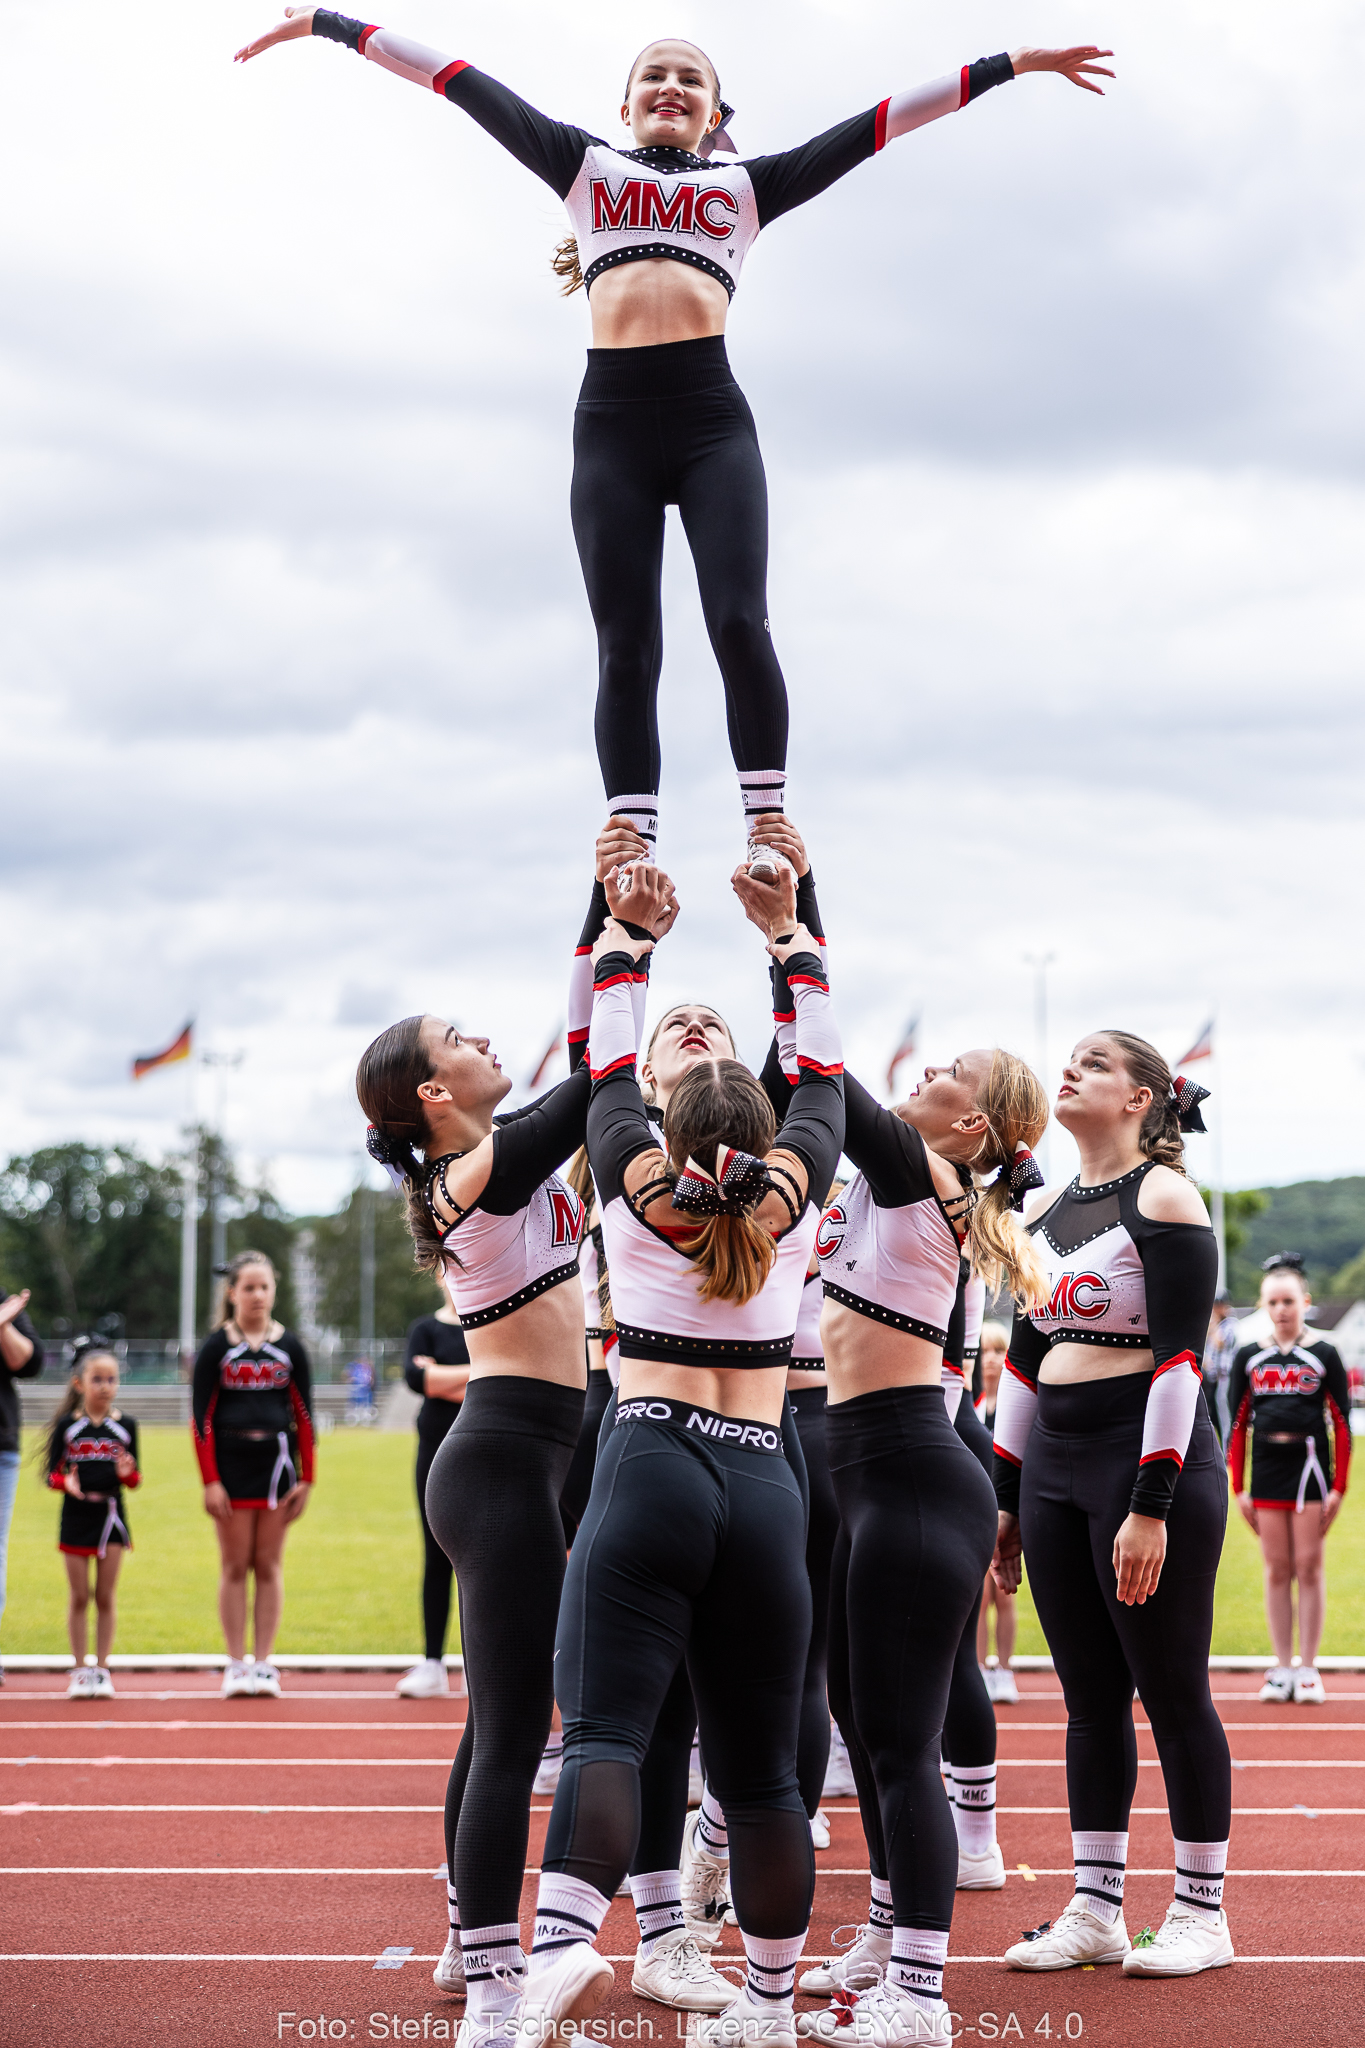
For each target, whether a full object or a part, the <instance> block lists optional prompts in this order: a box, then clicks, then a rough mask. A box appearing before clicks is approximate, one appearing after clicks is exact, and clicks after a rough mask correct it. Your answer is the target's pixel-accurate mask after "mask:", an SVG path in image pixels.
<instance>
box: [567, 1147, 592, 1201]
mask: <svg viewBox="0 0 1365 2048" xmlns="http://www.w3.org/2000/svg"><path fill="white" fill-rule="evenodd" d="M564 1178H565V1180H566V1181H567V1182H568V1184H569V1186H570V1187H571V1188H572V1189H573V1191H574V1193H575V1194H576V1195H577V1197H578V1199H579V1201H580V1202H581V1203H582V1204H583V1207H584V1208H585V1209H591V1207H592V1205H593V1203H594V1201H595V1200H596V1198H597V1188H596V1186H595V1184H594V1182H593V1177H592V1168H591V1166H589V1164H588V1148H587V1146H586V1145H580V1146H579V1148H578V1150H577V1151H576V1152H575V1153H574V1156H573V1158H572V1159H571V1160H570V1161H569V1163H568V1165H567V1166H566V1167H565V1169H564Z"/></svg>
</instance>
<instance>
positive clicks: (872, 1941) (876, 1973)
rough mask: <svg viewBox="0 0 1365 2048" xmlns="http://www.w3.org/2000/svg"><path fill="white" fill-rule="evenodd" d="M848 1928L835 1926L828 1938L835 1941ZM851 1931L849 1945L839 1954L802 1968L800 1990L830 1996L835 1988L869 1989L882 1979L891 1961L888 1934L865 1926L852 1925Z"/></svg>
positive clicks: (843, 1989)
mask: <svg viewBox="0 0 1365 2048" xmlns="http://www.w3.org/2000/svg"><path fill="white" fill-rule="evenodd" d="M848 1931H849V1930H848V1929H847V1928H843V1927H836V1928H835V1930H834V1932H833V1934H832V1935H831V1936H830V1939H831V1940H832V1941H833V1942H835V1943H836V1944H837V1942H838V1939H839V1936H840V1935H841V1934H845V1933H847V1932H848ZM852 1932H853V1943H852V1946H851V1947H849V1948H847V1949H845V1950H844V1953H843V1954H842V1955H841V1956H831V1957H829V1958H828V1959H827V1960H826V1961H825V1962H823V1963H815V1964H813V1965H812V1967H811V1968H810V1969H809V1970H804V1971H803V1972H802V1974H801V1977H800V1979H799V1984H800V1988H801V1990H802V1991H808V1992H810V1993H811V1994H812V1996H814V1997H816V1998H832V1997H833V1996H834V1994H835V1992H836V1991H869V1990H870V1989H871V1988H872V1986H873V1985H874V1984H880V1983H881V1981H882V1978H883V1977H884V1976H885V1975H886V1972H887V1970H888V1968H889V1967H890V1963H891V1936H890V1935H889V1934H876V1933H874V1932H873V1930H872V1928H871V1927H868V1926H863V1927H855V1928H854V1929H853V1930H852Z"/></svg>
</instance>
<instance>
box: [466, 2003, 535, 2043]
mask: <svg viewBox="0 0 1365 2048" xmlns="http://www.w3.org/2000/svg"><path fill="white" fill-rule="evenodd" d="M520 2029H521V2000H520V1999H518V2000H517V2002H516V2004H515V2005H509V2006H504V2007H503V2009H502V2010H501V2011H500V2012H481V2013H480V2014H479V2015H478V2017H477V2018H476V2017H475V2016H474V2014H473V2013H468V2012H467V2013H466V2014H465V2016H464V2018H463V2019H462V2020H461V2021H460V2024H459V2026H458V2027H457V2028H456V2030H455V2048H494V2044H496V2048H510V2043H512V2042H513V2041H515V2040H516V2039H517V2038H518V2035H519V2033H520Z"/></svg>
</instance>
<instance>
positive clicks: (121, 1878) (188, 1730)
mask: <svg viewBox="0 0 1365 2048" xmlns="http://www.w3.org/2000/svg"><path fill="white" fill-rule="evenodd" d="M1024 1684H1025V1687H1026V1690H1025V1692H1024V1696H1023V1698H1022V1699H1021V1701H1020V1704H1019V1706H1017V1707H1013V1708H1001V1709H999V1710H998V1718H999V1722H1000V1728H1001V1741H1000V1762H1001V1770H1000V1790H999V1798H1000V1840H1001V1845H1002V1847H1003V1849H1004V1853H1005V1860H1006V1863H1007V1865H1008V1866H1009V1868H1010V1871H1011V1875H1010V1878H1009V1882H1008V1884H1007V1886H1006V1888H1005V1890H1004V1891H1003V1892H998V1893H981V1894H975V1895H972V1894H959V1896H958V1902H957V1911H956V1916H955V1919H954V1924H953V1935H952V1941H951V1944H950V1951H949V1956H950V1960H949V1967H948V1973H947V1979H946V1985H945V1988H946V1991H947V1994H948V1997H949V2001H950V2003H951V2004H952V2006H953V2007H954V2010H955V2011H957V2012H958V2013H960V2014H961V2016H962V2028H963V2039H964V2042H965V2043H966V2044H967V2048H975V2044H976V2043H977V2042H979V2041H985V2042H992V2041H995V2042H1000V2043H1002V2044H1006V2043H1016V2044H1028V2048H1032V2044H1033V2043H1035V2042H1038V2041H1048V2040H1057V2041H1065V2040H1067V2039H1072V2040H1076V2039H1080V2040H1083V2041H1086V2042H1091V2043H1094V2044H1097V2048H1128V2044H1133V2048H1139V2044H1140V2048H1165V2044H1168V2043H1169V2044H1172V2048H1174V2044H1176V2043H1180V2044H1181V2048H1187V2044H1188V2043H1189V2042H1190V2041H1191V2039H1192V2038H1195V2039H1197V2038H1198V2030H1200V2029H1202V2030H1203V2031H1204V2033H1205V2036H1206V2038H1207V2039H1208V2040H1209V2041H1211V2042H1218V2043H1220V2044H1227V2048H1241V2044H1242V2043H1247V2044H1250V2043H1252V2042H1253V2041H1254V2042H1256V2043H1258V2044H1259V2043H1261V2042H1263V2041H1265V2040H1267V2039H1274V2040H1277V2041H1279V2040H1284V2041H1294V2042H1297V2041H1298V2040H1300V2039H1306V2040H1309V2041H1311V2042H1312V2043H1313V2044H1314V2048H1318V2044H1322V2043H1329V2044H1338V2043H1339V2044H1342V2048H1345V2044H1347V2043H1350V2044H1352V2048H1354V2044H1356V2043H1358V2042H1360V2041H1361V2040H1362V2038H1365V2020H1362V2016H1361V2014H1362V2002H1363V1997H1365V1925H1363V1924H1362V1907H1363V1906H1365V1830H1363V1829H1362V1822H1365V1676H1362V1677H1359V1678H1353V1677H1350V1676H1346V1675H1343V1676H1342V1677H1341V1678H1339V1679H1337V1680H1336V1681H1334V1682H1333V1683H1332V1686H1331V1698H1330V1699H1329V1701H1328V1703H1327V1705H1326V1706H1325V1707H1322V1708H1316V1709H1315V1708H1309V1707H1262V1706H1260V1705H1259V1704H1258V1703H1257V1701H1256V1698H1255V1692H1256V1683H1255V1680H1254V1679H1253V1678H1252V1677H1251V1676H1243V1675H1240V1674H1238V1675H1232V1674H1220V1675H1219V1676H1218V1677H1217V1678H1216V1679H1215V1695H1216V1697H1217V1699H1218V1703H1219V1707H1220V1710H1221V1712H1222V1714H1223V1718H1224V1721H1225V1723H1226V1724H1227V1727H1228V1733H1229V1739H1230V1741H1231V1744H1232V1752H1233V1756H1234V1758H1235V1760H1236V1764H1237V1766H1238V1768H1237V1769H1236V1771H1235V1774H1234V1779H1233V1798H1234V1802H1235V1808H1236V1812H1235V1818H1234V1823H1233V1840H1232V1857H1231V1872H1232V1874H1231V1876H1230V1878H1229V1884H1228V1906H1229V1913H1230V1916H1231V1920H1232V1928H1233V1936H1234V1939H1235V1941H1236V1943H1237V1946H1238V1950H1239V1954H1240V1960H1239V1961H1238V1963H1237V1964H1236V1966H1235V1967H1234V1968H1233V1969H1232V1970H1223V1971H1216V1972H1213V1973H1210V1974H1208V1975H1206V1976H1203V1977H1198V1978H1193V1979H1190V1980H1188V1981H1184V1982H1179V1981H1176V1982H1166V1983H1162V1982H1142V1981H1134V1980H1131V1979H1124V1978H1123V1977H1122V1976H1121V1975H1120V1974H1119V1973H1118V1972H1117V1971H1115V1970H1113V1969H1105V1970H1091V1971H1086V1972H1074V1971H1073V1972H1066V1973H1062V1974H1059V1975H1056V1976H1048V1977H1038V1978H1035V1977H1027V1976H1022V1975H1019V1974H1018V1973H1016V1972H1013V1971H1007V1970H1006V1969H1005V1968H1004V1966H1003V1965H1002V1964H1001V1963H1000V1962H999V1960H998V1958H999V1956H1000V1954H1001V1952H1002V1950H1003V1949H1004V1948H1005V1946H1006V1945H1007V1944H1008V1943H1009V1942H1011V1941H1013V1940H1015V1939H1017V1937H1018V1935H1019V1933H1020V1931H1021V1930H1022V1929H1023V1928H1025V1927H1028V1926H1033V1925H1036V1924H1037V1923H1038V1922H1039V1921H1040V1920H1044V1919H1046V1918H1048V1917H1049V1916H1050V1915H1051V1914H1053V1913H1055V1912H1056V1911H1057V1910H1058V1909H1059V1908H1060V1906H1061V1905H1062V1904H1063V1903H1064V1902H1065V1900H1066V1899H1067V1897H1068V1896H1069V1895H1070V1870H1069V1861H1068V1859H1069V1854H1070V1838H1069V1835H1068V1831H1067V1821H1066V1812H1065V1789H1064V1773H1063V1770H1062V1767H1061V1766H1062V1754H1063V1736H1064V1727H1065V1723H1064V1717H1063V1713H1062V1706H1061V1698H1060V1694H1059V1692H1058V1689H1057V1687H1056V1685H1055V1683H1054V1681H1053V1680H1052V1679H1051V1678H1049V1677H1042V1676H1040V1677H1036V1678H1035V1677H1032V1676H1030V1677H1028V1678H1027V1679H1026V1680H1025V1681H1024ZM64 1685H65V1681H64V1680H62V1679H59V1678H55V1677H37V1676H29V1675H25V1676H18V1677H16V1676H11V1678H10V1681H9V1683H8V1685H7V1686H6V1688H5V1690H4V1692H3V1694H0V1883H2V1884H3V1887H4V1889H3V1897H4V1901H5V1913H4V1930H3V1938H0V1972H3V1977H2V1979H0V1981H3V1984H4V1997H3V2000H0V2042H4V2043H10V2042H13V2043H16V2044H18V2043H22V2044H24V2048H30V2044H32V2048H37V2044H44V2048H45V2044H48V2043H64V2042H68V2041H69V2042H81V2043H88V2042H89V2041H90V2040H91V2039H92V2038H93V2039H96V2040H98V2041H99V2042H100V2043H101V2044H105V2048H125V2044H126V2048H134V2044H136V2048H160V2044H177V2048H178V2044H182V2043H191V2042H193V2043H200V2042H202V2043H213V2044H218V2043H264V2042H267V2041H279V2040H285V2041H288V2042H298V2041H301V2040H316V2039H318V2038H323V2039H327V2038H331V2039H333V2040H346V2041H356V2042H369V2041H376V2040H399V2039H406V2040H422V2039H425V2040H447V2039H450V2038H451V2037H452V2036H453V2032H454V2024H455V2022H456V2021H457V2020H458V2017H459V2014H460V2013H461V2012H462V2010H463V2007H462V2005H460V2004H457V2003H456V2002H454V2001H452V2000H449V1999H446V1998H444V1997H442V1996H441V1995H440V1994H439V1993H438V1992H437V1991H436V1990H435V1987H434V1986H433V1985H432V1983H431V1975H430V1971H431V1963H432V1961H434V1959H435V1957H436V1956H437V1955H438V1954H439V1952H440V1949H441V1947H442V1944H443V1942H444V1919H445V1914H444V1891H443V1888H442V1887H441V1886H440V1885H439V1884H438V1883H436V1882H435V1881H434V1874H435V1872H436V1871H437V1869H438V1867H439V1865H440V1864H441V1862H442V1859H443V1855H444V1849H443V1846H442V1840H441V1802H442V1795H443V1792H444V1786H445V1772H446V1769H447V1766H448V1763H449V1759H450V1756H451V1754H452V1751H453V1748H454V1744H455V1741H456V1740H457V1739H458V1731H459V1728H460V1725H461V1719H462V1712H463V1707H462V1702H460V1701H459V1700H450V1701H449V1702H446V1701H439V1702H431V1701H425V1702H416V1701H415V1702H406V1701H400V1700H398V1699H396V1698H395V1697H394V1695H393V1692H392V1690H391V1687H390V1685H389V1684H388V1683H387V1682H385V1681H383V1680H380V1679H377V1678H375V1677H372V1676H365V1677H355V1678H350V1677H335V1676H327V1677H319V1678H313V1677H303V1676H300V1677H298V1678H297V1679H292V1680H290V1681H289V1691H288V1695H287V1697H286V1698H285V1699H284V1700H281V1701H269V1700H239V1701H231V1702H227V1703H225V1702H222V1701H220V1700H219V1699H218V1697H217V1690H216V1680H214V1679H213V1678H211V1677H209V1676H204V1677H200V1676H199V1675H197V1674H195V1675H184V1676H177V1677H175V1678H172V1679H168V1678H165V1677H162V1676H158V1677H154V1678H148V1677H146V1676H143V1675H140V1674H130V1675H127V1676H124V1677H122V1678H120V1679H119V1680H118V1688H119V1696H118V1698H117V1700H116V1701H114V1702H112V1703H104V1704H103V1705H101V1706H100V1707H99V1708H92V1707H90V1706H88V1705H77V1704H75V1703H74V1702H68V1701H67V1700H66V1698H65V1696H64ZM1139 1756H1140V1758H1141V1759H1142V1765H1143V1768H1142V1769H1141V1771H1140V1774H1139V1784H1138V1797H1137V1810H1136V1812H1135V1814H1134V1819H1133V1833H1132V1845H1131V1853H1130V1874H1129V1880H1128V1905H1127V1918H1128V1924H1129V1928H1130V1931H1133V1932H1136V1930H1137V1929H1138V1928H1140V1927H1141V1926H1142V1925H1143V1924H1144V1922H1149V1923H1151V1924H1152V1925H1156V1924H1158V1923H1159V1921H1160V1919H1161V1916H1162V1915H1163V1913H1164V1911H1165V1907H1166V1903H1167V1901H1168V1899H1169V1897H1170V1889H1171V1881H1170V1875H1169V1873H1170V1864H1171V1844H1170V1835H1169V1832H1168V1830H1167V1824H1166V1819H1165V1812H1164V1808H1163V1806H1162V1794H1161V1776H1160V1772H1159V1770H1157V1769H1156V1768H1155V1752H1154V1749H1153V1745H1152V1741H1151V1737H1150V1735H1149V1734H1147V1733H1146V1732H1145V1731H1144V1732H1141V1733H1140V1735H1139ZM546 1810H547V1806H546V1803H545V1802H537V1807H536V1810H535V1812H534V1813H533V1815H532V1835H531V1859H532V1863H533V1864H534V1862H535V1861H536V1860H537V1858H538V1854H539V1849H540V1845H541V1843H542V1841H543V1839H544V1828H545V1814H546ZM831 1818H832V1827H833V1839H832V1843H831V1846H830V1848H829V1849H828V1850H826V1851H824V1852H822V1853H821V1854H820V1855H819V1856H818V1857H817V1859H816V1862H817V1868H818V1870H819V1876H818V1878H817V1883H816V1902H815V1917H814V1922H813V1925H812V1929H811V1937H810V1941H809V1943H808V1952H809V1953H810V1954H819V1953H820V1952H821V1951H822V1950H823V1949H824V1947H825V1945H826V1943H827V1942H828V1939H829V1935H830V1932H831V1930H832V1929H833V1928H834V1927H835V1926H837V1925H841V1924H843V1923H847V1922H852V1921H855V1920H859V1919H861V1918H862V1917H863V1916H864V1913H865V1910H866V1898H867V1884H866V1854H865V1851H864V1848H863V1842H862V1835H861V1830H860V1829H859V1826H858V1820H857V1814H856V1811H855V1810H854V1809H853V1806H852V1803H851V1802H849V1801H838V1802H835V1803H834V1805H833V1806H832V1808H831ZM534 1882H535V1881H534V1876H531V1877H529V1878H528V1882H527V1887H526V1892H525V1895H524V1899H523V1906H524V1919H525V1918H526V1917H528V1916H529V1912H530V1908H531V1905H532V1902H533V1899H534ZM604 1935H605V1940H604V1948H605V1952H606V1953H608V1954H609V1955H611V1956H612V1957H613V1958H618V1957H619V1958H621V1959H622V1961H621V1962H620V1963H619V1964H618V1966H617V1985H618V1988H617V1992H616V1994H615V1996H614V1998H613V1999H612V2000H611V2002H610V2003H609V2004H608V2005H607V2006H605V2007H604V2008H603V2011H602V2019H601V2021H600V2023H599V2024H598V2026H597V2027H596V2028H595V2029H594V2031H596V2032H597V2033H598V2035H599V2038H603V2039H605V2040H606V2041H607V2042H609V2043H613V2044H614V2043H615V2042H616V2041H626V2042H633V2041H636V2040H645V2041H651V2040H652V2041H654V2042H656V2043H659V2044H663V2043H665V2042H676V2041H677V2040H679V2039H680V2037H681V2033H682V2030H683V2027H684V2025H685V2020H684V2018H683V2016H681V2015H678V2014H674V2013H672V2012H670V2011H666V2010H664V2009H662V2008H660V2007H657V2006H651V2005H649V2004H648V2003H647V2002H644V2001H641V2000H638V1999H636V1998H635V1997H634V1996H633V1994H632V1993H631V1991H630V1966H629V1958H630V1956H631V1955H632V1953H633V1950H634V1946H635V1931H634V1919H633V1915H632V1914H631V1911H630V1907H629V1903H628V1902H627V1901H618V1902H617V1903H616V1904H614V1905H613V1907H612V1910H611V1913H610V1915H609V1916H608V1919H607V1923H606V1928H605V1930H604ZM390 1946H393V1947H399V1948H408V1949H411V1951H412V1955H411V1957H410V1958H409V1959H408V1960H406V1961H405V1962H404V1963H403V1964H402V1965H401V1967H400V1968H398V1969H396V1970H387V1971H377V1970H376V1969H375V1967H374V1965H375V1961H376V1959H377V1958H378V1957H379V1955H380V1954H381V1952H382V1951H383V1950H384V1949H385V1948H386V1947H390ZM725 1949H726V1951H728V1952H729V1955H728V1958H726V1959H728V1960H731V1961H735V1960H737V1959H738V1955H739V1946H738V1940H737V1937H735V1936H733V1935H731V1937H730V1938H729V1940H728V1941H727V1942H726V1944H725ZM281 2015H285V2016H286V2017H285V2018H283V2019H282V2018H281Z"/></svg>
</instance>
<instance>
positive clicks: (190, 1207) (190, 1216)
mask: <svg viewBox="0 0 1365 2048" xmlns="http://www.w3.org/2000/svg"><path fill="white" fill-rule="evenodd" d="M194 1065H195V1063H194V1061H193V1060H192V1059H191V1060H188V1061H187V1062H186V1071H185V1095H186V1108H187V1111H188V1117H187V1136H188V1139H189V1143H188V1146H187V1148H186V1152H185V1179H184V1186H183V1189H182V1192H181V1197H180V1200H181V1205H182V1206H181V1212H180V1363H181V1365H182V1366H183V1367H185V1368H186V1369H187V1370H188V1368H189V1367H190V1366H191V1365H193V1363H194V1306H195V1303H194V1295H195V1278H196V1272H195V1269H196V1267H197V1265H198V1257H197V1253H198V1248H199V1247H198V1235H199V1232H198V1224H199V1137H198V1133H197V1132H196V1130H195V1127H194Z"/></svg>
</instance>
